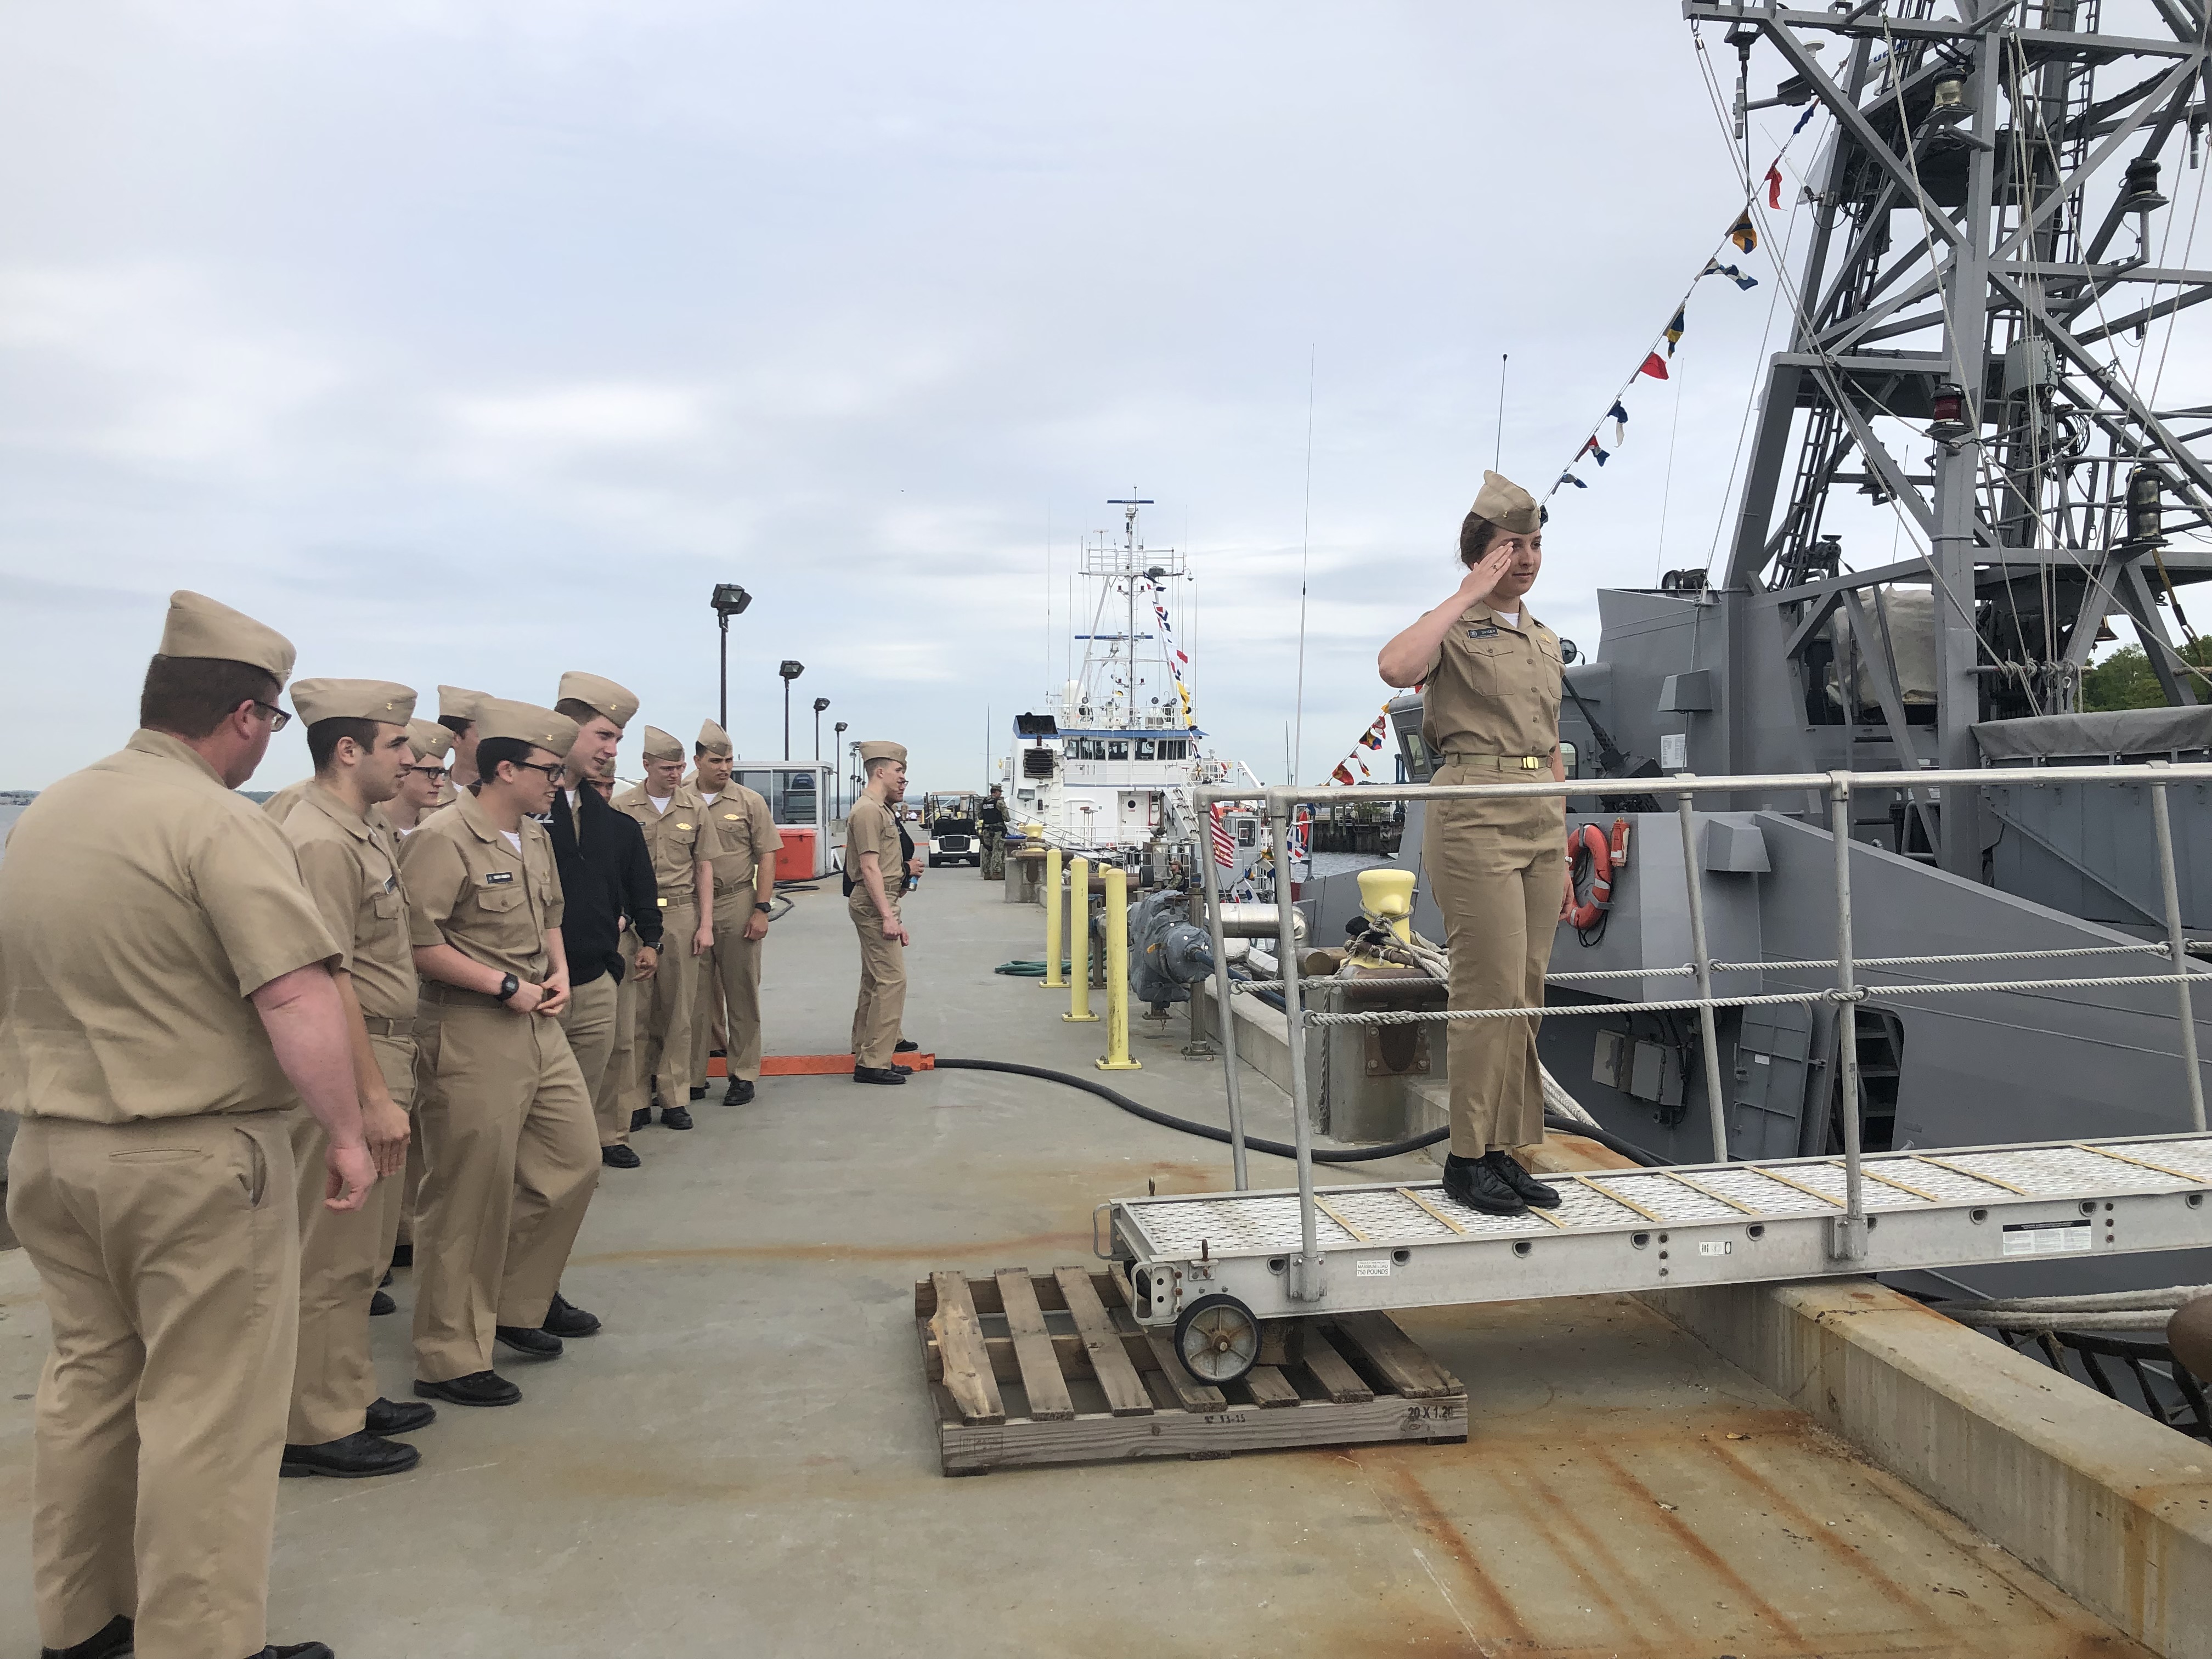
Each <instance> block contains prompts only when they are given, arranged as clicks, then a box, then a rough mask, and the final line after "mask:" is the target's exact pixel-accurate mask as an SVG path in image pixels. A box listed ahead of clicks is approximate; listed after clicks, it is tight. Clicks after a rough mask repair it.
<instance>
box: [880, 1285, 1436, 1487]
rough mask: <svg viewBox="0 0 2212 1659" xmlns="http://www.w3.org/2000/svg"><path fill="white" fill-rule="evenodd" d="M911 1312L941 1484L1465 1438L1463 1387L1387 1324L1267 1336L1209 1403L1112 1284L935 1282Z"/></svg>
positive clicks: (1309, 1324) (1352, 1322)
mask: <svg viewBox="0 0 2212 1659" xmlns="http://www.w3.org/2000/svg"><path fill="white" fill-rule="evenodd" d="M914 1311H915V1328H916V1330H917V1331H918V1332H919V1334H920V1335H921V1350H922V1365H923V1374H924V1376H925V1377H926V1378H927V1382H928V1384H929V1391H930V1397H931V1399H932V1400H933V1401H935V1402H936V1406H937V1431H938V1448H939V1457H940V1459H941V1462H942V1466H943V1468H944V1471H945V1474H985V1473H987V1471H989V1470H991V1469H994V1468H1013V1467H1019V1466H1022V1465H1024V1464H1036V1463H1096V1462H1111V1461H1114V1460H1116V1459H1121V1458H1129V1457H1174V1456H1188V1457H1225V1456H1227V1455H1229V1454H1231V1452H1240V1451H1260V1450H1265V1449H1273V1448H1277V1447H1284V1446H1340V1445H1351V1444H1355V1443H1364V1442H1372V1441H1384V1440H1430V1441H1463V1440H1465V1439H1466V1438H1467V1387H1466V1385H1465V1384H1464V1383H1462V1382H1461V1381H1460V1380H1459V1379H1458V1378H1457V1377H1455V1376H1453V1375H1452V1374H1451V1373H1450V1372H1449V1371H1448V1370H1445V1369H1444V1368H1443V1366H1441V1365H1439V1364H1437V1362H1436V1361H1435V1360H1434V1359H1432V1358H1430V1357H1429V1355H1428V1354H1427V1353H1426V1352H1424V1351H1423V1349H1422V1348H1421V1346H1420V1345H1419V1344H1418V1343H1416V1342H1415V1341H1413V1339H1412V1338H1410V1337H1408V1336H1407V1334H1405V1332H1403V1331H1402V1330H1401V1329H1399V1328H1398V1327H1397V1325H1396V1324H1395V1323H1394V1322H1392V1321H1391V1320H1390V1319H1389V1316H1386V1315H1383V1314H1379V1313H1358V1314H1344V1315H1340V1316H1334V1317H1322V1318H1316V1319H1310V1320H1282V1321H1276V1322H1270V1323H1269V1324H1268V1325H1267V1326H1266V1327H1265V1328H1264V1335H1265V1341H1264V1342H1263V1344H1262V1346H1261V1353H1260V1358H1261V1364H1257V1365H1255V1366H1254V1367H1253V1368H1252V1370H1250V1371H1249V1372H1248V1373H1247V1374H1246V1375H1245V1376H1243V1379H1241V1380H1240V1381H1238V1382H1236V1383H1231V1384H1229V1385H1228V1387H1227V1388H1226V1389H1215V1388H1210V1387H1207V1386H1206V1384H1204V1383H1199V1382H1196V1381H1194V1379H1193V1378H1192V1377H1191V1376H1190V1374H1189V1373H1188V1371H1186V1370H1183V1368H1182V1363H1181V1362H1180V1361H1179V1360H1177V1359H1176V1357H1175V1351H1174V1345H1173V1339H1172V1334H1171V1333H1170V1332H1168V1331H1158V1332H1152V1331H1145V1330H1141V1329H1139V1328H1138V1326H1137V1323H1136V1322H1135V1320H1134V1319H1133V1318H1132V1317H1131V1316H1130V1315H1129V1311H1128V1302H1127V1297H1126V1296H1125V1295H1124V1293H1123V1291H1122V1287H1121V1284H1120V1282H1119V1281H1118V1280H1117V1279H1115V1277H1114V1276H1113V1275H1112V1274H1110V1273H1093V1272H1091V1270H1089V1269H1088V1268H1085V1267H1061V1268H1059V1269H1057V1270H1056V1271H1054V1272H1053V1273H1035V1274H1032V1273H1030V1271H1029V1269H1028V1268H1026V1267H1004V1268H1001V1269H1000V1270H999V1272H998V1273H995V1274H994V1275H993V1276H992V1277H990V1278H988V1279H970V1278H969V1277H967V1276H966V1275H964V1274H961V1273H932V1274H931V1275H930V1276H929V1277H928V1278H927V1279H921V1280H918V1281H917V1282H916V1283H915V1287H914ZM1010 1397H1011V1403H1010Z"/></svg>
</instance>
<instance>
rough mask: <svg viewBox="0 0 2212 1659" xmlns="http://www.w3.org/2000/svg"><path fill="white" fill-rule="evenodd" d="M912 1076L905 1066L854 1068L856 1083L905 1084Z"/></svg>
mask: <svg viewBox="0 0 2212 1659" xmlns="http://www.w3.org/2000/svg"><path fill="white" fill-rule="evenodd" d="M911 1075H912V1073H909V1072H908V1070H907V1068H906V1067H905V1066H854V1068H853V1081H854V1082H855V1083H903V1082H905V1081H906V1080H907V1079H908V1077H909V1076H911Z"/></svg>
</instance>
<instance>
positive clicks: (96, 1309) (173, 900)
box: [0, 592, 376, 1659]
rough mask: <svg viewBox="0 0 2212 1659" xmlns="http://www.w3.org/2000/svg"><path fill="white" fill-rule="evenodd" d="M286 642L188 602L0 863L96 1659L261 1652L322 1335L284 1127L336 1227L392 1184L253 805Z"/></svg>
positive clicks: (299, 1648) (69, 1486) (35, 1477)
mask: <svg viewBox="0 0 2212 1659" xmlns="http://www.w3.org/2000/svg"><path fill="white" fill-rule="evenodd" d="M292 656H293V653H292V647H291V644H290V642H289V641H287V640H286V639H285V638H284V637H283V635H280V634H278V633H276V631H275V630H274V629H269V628H265V627H264V626H263V625H262V624H261V623H258V622H255V621H254V620H252V618H251V617H244V616H241V615H240V614H239V613H238V612H237V611H233V610H231V609H229V608H228V606H226V605H218V604H216V602H215V601H214V600H212V599H204V598H202V597H201V596H200V595H199V594H197V593H191V592H179V593H177V594H175V595H174V596H173V597H172V598H171V599H170V601H169V616H168V622H167V626H166V627H165V628H164V629H162V632H161V653H160V654H159V655H158V656H156V657H155V659H154V660H153V662H152V664H151V665H150V666H149V668H148V669H147V671H146V683H145V688H144V690H143V692H142V693H141V694H140V696H139V703H138V722H139V729H138V731H137V732H134V733H133V734H132V736H131V741H130V742H129V743H128V744H125V746H124V748H123V750H121V752H120V753H118V754H114V755H111V756H109V757H107V758H106V760H103V761H100V762H98V763H95V764H94V765H92V766H89V767H88V768H86V769H84V770H83V771H82V772H79V773H77V774H76V775H74V776H72V777H69V778H64V780H63V781H61V782H59V783H58V784H56V785H54V786H53V787H52V788H51V789H47V790H45V791H43V792H41V793H40V796H39V798H38V799H36V800H35V801H33V803H32V804H31V805H30V806H29V808H28V809H27V811H25V812H24V814H23V816H22V817H21V820H20V821H19V822H18V823H17V824H16V826H15V832H14V835H13V836H12V837H11V838H10V840H9V844H8V856H7V859H6V860H5V861H4V862H0V1109H6V1110H9V1111H11V1112H15V1113H19V1114H20V1115H21V1119H22V1122H21V1127H20V1128H19V1129H18V1131H17V1133H16V1136H15V1150H14V1152H12V1153H11V1154H10V1156H9V1160H8V1219H9V1223H10V1225H13V1226H14V1228H15V1234H16V1236H17V1237H19V1238H21V1240H22V1243H23V1249H24V1253H25V1254H26V1255H28V1256H29V1257H30V1259H31V1261H32V1263H33V1266H35V1267H37V1268H38V1270H39V1279H40V1284H41V1285H42V1286H43V1288H44V1290H45V1292H46V1310H47V1315H48V1318H49V1320H50V1322H51V1323H52V1339H51V1340H52V1348H51V1350H50V1351H49V1352H48V1354H47V1357H46V1373H45V1375H44V1376H43V1377H42V1378H41V1379H40V1384H39V1402H38V1407H37V1413H36V1423H37V1427H36V1430H35V1436H36V1438H35V1442H34V1447H35V1449H34V1450H33V1458H32V1471H33V1472H32V1477H31V1484H32V1521H31V1537H32V1561H31V1578H32V1587H33V1597H34V1599H35V1601H36V1603H37V1606H38V1617H39V1630H40V1640H41V1641H42V1642H43V1643H44V1644H45V1645H46V1649H47V1650H49V1651H50V1652H56V1653H66V1654H69V1655H70V1656H72V1659H107V1656H111V1655H115V1654H120V1653H125V1652H128V1651H130V1650H131V1646H132V1644H133V1643H134V1641H135V1643H136V1644H137V1651H138V1652H139V1653H141V1654H143V1655H144V1656H145V1659H179V1656H190V1659H199V1656H205V1655H217V1654H219V1655H223V1656H238V1659H246V1656H249V1655H250V1656H255V1659H270V1656H276V1655H283V1656H299V1659H330V1651H331V1650H329V1649H328V1648H327V1647H325V1646H324V1645H323V1644H320V1643H307V1644H302V1645H296V1646H289V1647H283V1648H276V1647H270V1646H269V1645H267V1644H268V1632H267V1630H266V1628H265V1619H266V1613H267V1605H268V1595H269V1552H270V1542H271V1540H272V1538H273V1536H274V1534H275V1530H276V1467H277V1462H278V1460H279V1459H280V1458H281V1457H282V1455H283V1447H284V1417H285V1411H286V1407H287V1403H288V1399H289V1388H290V1383H291V1376H292V1363H293V1346H294V1343H295V1339H296V1336H297V1334H298V1330H299V1317H300V1230H299V1218H298V1215H297V1213H296V1212H295V1209H294V1207H293V1188H294V1181H293V1170H292V1141H291V1137H290V1135H289V1133H288V1130H287V1119H288V1118H289V1115H290V1113H291V1111H292V1110H293V1109H295V1103H296V1102H298V1101H300V1100H305V1101H306V1103H307V1110H308V1111H310V1112H312V1113H313V1114H314V1116H315V1119H316V1121H318V1122H319V1123H320V1124H321V1125H322V1127H323V1131H324V1133H325V1136H326V1137H327V1139H328V1150H327V1152H325V1158H324V1164H325V1170H326V1174H325V1182H324V1188H323V1190H324V1200H323V1201H324V1202H325V1204H326V1205H327V1206H330V1207H331V1209H333V1210H339V1211H349V1210H357V1209H359V1208H360V1207H361V1205H362V1200H365V1199H366V1198H367V1197H368V1192H369V1189H370V1188H371V1187H372V1186H373V1185H374V1183H375V1180H376V1170H375V1166H374V1164H373V1163H372V1162H371V1160H370V1157H369V1152H368V1147H367V1146H366V1145H364V1144H363V1139H362V1127H361V1107H360V1103H359V1100H358V1098H357V1097H356V1090H355V1078H354V1066H353V1051H352V1048H351V1045H350V1044H349V1042H348V1040H347V1034H346V1022H345V1016H344V1012H343V1009H342V1007H341V1006H340V1003H339V998H338V991H337V986H336V985H335V984H334V983H333V982H332V981H331V975H330V969H329V964H330V963H331V962H332V961H333V960H335V959H336V958H337V957H338V955H339V951H338V948H337V945H336V943H335V942H334V941H333V940H332V939H331V936H330V932H329V930H328V929H327V928H325V927H324V926H323V922H322V919H321V918H320V917H319V916H318V915H316V913H315V907H314V905H313V903H312V902H310V901H309V899H308V897H307V890H306V889H305V888H303V887H302V886H301V884H300V875H299V866H298V864H297V863H296V862H295V860H294V858H293V856H292V849H291V847H290V845H289V843H288V842H286V841H285V839H284V836H283V832H282V831H281V830H280V829H278V828H277V827H276V825H275V824H274V823H270V821H269V819H268V818H267V817H265V816H264V814H263V813H262V812H261V811H260V810H259V809H258V808H257V807H256V806H255V805H253V803H252V802H251V801H249V800H247V799H245V798H244V797H243V796H241V795H239V794H237V793H234V791H236V790H237V789H238V787H240V785H241V784H243V783H245V782H246V780H247V779H249V778H251V777H252V775H253V772H254V769H255V768H256V767H257V766H258V765H259V764H260V763H261V757H262V756H263V754H264V751H265V750H267V749H268V746H269V738H270V733H271V732H275V731H276V728H277V727H278V726H282V725H283V724H284V723H285V722H286V721H287V720H289V718H290V716H289V714H287V713H286V712H285V711H284V710H283V709H282V708H278V707H277V704H276V697H277V696H278V694H279V692H280V691H281V690H283V684H284V681H285V680H286V679H287V678H289V676H290V674H291V671H292Z"/></svg>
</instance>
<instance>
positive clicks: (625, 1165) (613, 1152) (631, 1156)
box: [599, 1142, 645, 1170]
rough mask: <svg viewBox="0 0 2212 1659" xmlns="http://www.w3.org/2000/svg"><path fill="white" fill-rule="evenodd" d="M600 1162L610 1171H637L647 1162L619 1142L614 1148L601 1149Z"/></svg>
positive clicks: (603, 1147)
mask: <svg viewBox="0 0 2212 1659" xmlns="http://www.w3.org/2000/svg"><path fill="white" fill-rule="evenodd" d="M599 1162H600V1163H602V1164H605V1165H606V1166H607V1168H609V1169H610V1170H635V1168H637V1166H638V1165H639V1164H642V1163H644V1162H645V1160H644V1159H643V1158H640V1157H639V1156H638V1155H637V1154H636V1153H635V1152H632V1151H630V1149H629V1147H627V1146H623V1145H622V1144H621V1143H620V1142H617V1143H616V1144H615V1145H614V1146H602V1147H600V1148H599Z"/></svg>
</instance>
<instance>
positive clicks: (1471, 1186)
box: [1444, 1158, 1528, 1215]
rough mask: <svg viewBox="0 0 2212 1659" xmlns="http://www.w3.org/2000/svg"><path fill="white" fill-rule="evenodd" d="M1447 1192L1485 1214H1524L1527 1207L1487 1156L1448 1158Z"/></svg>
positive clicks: (1449, 1195)
mask: <svg viewBox="0 0 2212 1659" xmlns="http://www.w3.org/2000/svg"><path fill="white" fill-rule="evenodd" d="M1444 1196H1445V1197H1446V1198H1449V1199H1451V1200H1454V1201H1455V1202H1456V1203H1460V1204H1464V1205H1466V1206H1467V1207H1468V1209H1470V1210H1480V1211H1482V1212H1484V1213H1485V1214H1486V1215H1521V1214H1523V1213H1525V1212H1527V1210H1528V1206H1527V1205H1526V1204H1524V1203H1522V1201H1521V1194H1518V1193H1516V1192H1515V1191H1514V1190H1513V1189H1512V1188H1510V1187H1509V1186H1507V1185H1506V1184H1505V1177H1504V1176H1501V1175H1499V1174H1498V1170H1496V1168H1495V1167H1493V1166H1492V1164H1491V1162H1490V1160H1489V1159H1488V1158H1446V1159H1445V1160H1444Z"/></svg>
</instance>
